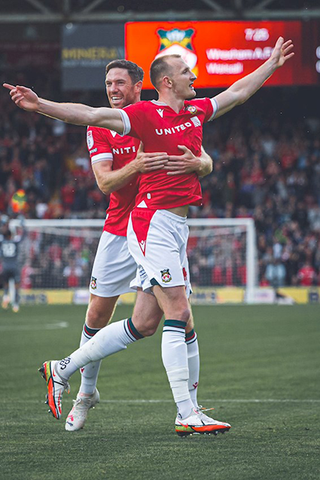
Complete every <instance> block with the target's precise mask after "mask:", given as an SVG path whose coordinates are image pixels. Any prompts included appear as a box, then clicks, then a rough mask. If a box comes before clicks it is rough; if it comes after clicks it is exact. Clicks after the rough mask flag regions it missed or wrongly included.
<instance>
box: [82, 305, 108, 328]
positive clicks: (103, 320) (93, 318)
mask: <svg viewBox="0 0 320 480" xmlns="http://www.w3.org/2000/svg"><path fill="white" fill-rule="evenodd" d="M109 321H110V316H109V315H108V314H107V313H106V312H103V311H101V310H100V309H97V308H94V306H91V305H89V308H88V311H87V315H86V324H87V325H88V327H90V328H103V327H105V326H106V325H108V323H109Z"/></svg>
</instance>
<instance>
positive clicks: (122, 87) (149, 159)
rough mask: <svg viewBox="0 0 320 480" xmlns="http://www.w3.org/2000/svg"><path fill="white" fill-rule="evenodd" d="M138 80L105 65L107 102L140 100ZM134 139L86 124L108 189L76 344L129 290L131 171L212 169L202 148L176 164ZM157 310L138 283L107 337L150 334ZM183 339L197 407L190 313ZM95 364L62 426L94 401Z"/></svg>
mask: <svg viewBox="0 0 320 480" xmlns="http://www.w3.org/2000/svg"><path fill="white" fill-rule="evenodd" d="M142 80H143V70H142V69H141V68H140V67H138V66H137V65H136V64H134V63H132V62H129V61H127V60H115V61H113V62H111V63H110V64H108V65H107V68H106V90H107V95H108V99H109V102H110V105H111V106H112V107H113V108H123V107H125V106H127V105H130V104H135V103H137V102H138V101H140V93H141V87H142ZM139 143H140V142H139V140H137V139H134V138H132V137H127V136H124V137H121V136H120V135H118V134H116V133H115V132H110V131H109V130H106V129H104V128H97V127H88V130H87V144H88V149H89V154H90V157H91V162H92V168H93V171H94V174H95V177H96V180H97V183H98V186H99V187H100V189H101V190H102V191H103V193H105V194H109V193H111V195H110V204H109V208H108V210H107V217H106V221H105V224H104V228H103V233H102V236H101V238H100V242H99V246H98V250H97V253H96V257H95V261H94V265H93V270H92V277H91V282H90V302H89V306H88V310H87V314H86V321H85V324H84V327H83V331H82V335H81V341H80V346H81V345H84V344H85V343H86V342H87V341H88V340H90V338H92V337H93V336H94V334H95V333H97V332H98V331H99V329H100V328H102V327H105V326H106V325H107V324H108V323H109V321H110V319H111V317H112V313H113V311H114V308H115V305H116V302H117V299H118V298H119V295H121V294H123V293H126V292H129V291H130V281H131V280H132V279H133V278H134V277H135V273H136V269H137V265H136V263H135V261H134V259H133V257H132V256H131V255H130V253H129V251H128V247H127V239H126V232H127V226H128V220H129V214H130V212H131V210H132V208H133V206H134V200H135V196H136V194H137V192H138V176H137V174H138V173H139V172H152V171H154V170H158V169H160V168H163V167H164V166H165V165H167V168H169V169H170V171H171V173H174V174H176V172H178V173H179V172H180V170H181V168H189V169H192V170H195V171H197V173H198V174H199V175H203V174H207V173H210V172H211V170H212V161H211V158H210V157H209V156H208V155H206V154H205V152H204V153H203V154H202V156H201V157H200V158H196V157H195V156H194V155H193V154H192V153H191V152H190V151H188V150H187V149H185V151H186V153H185V154H184V156H183V157H179V160H180V162H181V160H182V161H183V162H182V163H181V164H180V163H179V164H178V162H177V161H175V158H171V159H170V157H168V155H167V154H166V153H160V152H159V153H150V154H145V153H143V152H141V151H140V150H141V148H140V149H139ZM137 152H138V153H137ZM184 268H185V271H186V272H188V276H187V279H186V283H187V288H188V292H189V291H190V286H189V269H188V262H187V259H185V264H184ZM138 280H139V279H138ZM134 283H136V282H134ZM136 286H137V287H139V286H140V283H139V282H138V284H137V285H136ZM131 291H132V290H131ZM162 315H163V312H162V310H161V309H160V308H159V306H158V302H157V300H156V299H155V297H154V296H153V295H152V294H151V292H148V291H147V292H143V291H142V290H141V288H138V292H137V299H136V303H135V308H134V311H133V315H132V318H129V319H126V320H122V321H120V322H117V323H116V324H114V325H113V326H112V329H113V333H112V338H113V342H115V341H118V343H119V348H121V349H123V348H125V347H126V346H127V345H128V344H129V343H132V342H134V341H136V340H138V339H140V338H143V337H145V336H149V335H152V334H153V333H154V332H155V331H156V329H157V327H158V325H159V322H160V320H161V318H162ZM110 335H111V333H110ZM186 342H187V349H188V367H189V371H190V375H189V391H190V395H191V397H192V399H193V403H194V405H195V406H196V407H197V406H198V405H197V386H198V382H199V350H198V343H197V336H196V333H195V332H194V329H193V320H192V318H191V319H190V321H189V322H188V326H187V329H186ZM100 363H101V361H97V362H91V363H90V364H89V365H87V366H85V367H84V368H82V369H81V385H80V389H79V392H78V395H77V399H76V400H75V402H74V406H73V408H72V410H71V411H70V413H69V415H68V417H67V419H66V423H65V428H66V430H68V431H76V430H79V429H80V428H83V426H84V424H85V421H86V418H87V414H88V410H89V409H90V408H92V407H94V406H95V405H96V404H97V403H98V402H99V392H98V390H97V388H96V385H97V379H98V374H99V368H100Z"/></svg>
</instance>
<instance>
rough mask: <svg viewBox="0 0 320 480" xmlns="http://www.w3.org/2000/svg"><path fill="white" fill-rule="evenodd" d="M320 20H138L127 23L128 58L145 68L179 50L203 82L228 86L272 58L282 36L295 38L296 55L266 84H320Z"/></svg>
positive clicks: (148, 86) (146, 84)
mask: <svg viewBox="0 0 320 480" xmlns="http://www.w3.org/2000/svg"><path fill="white" fill-rule="evenodd" d="M319 27H320V24H319V22H317V21H309V22H302V21H261V22H251V21H232V22H230V21H229V22H227V21H223V22H220V21H217V22H213V21H210V22H209V21H208V22H193V21H190V22H136V23H126V24H125V52H126V58H127V59H128V60H131V61H133V62H135V63H137V64H138V65H140V66H141V67H142V68H143V70H144V71H145V74H146V76H145V81H144V88H146V89H151V88H153V86H152V84H151V81H150V77H149V73H148V72H149V68H150V64H151V62H152V61H153V60H154V59H155V58H156V57H157V56H158V55H166V54H168V55H169V54H172V53H178V54H180V55H181V56H182V57H183V58H184V60H185V61H186V62H187V63H188V65H189V66H190V68H191V69H192V71H193V72H194V73H195V74H196V75H197V77H198V79H197V81H196V84H195V86H196V87H198V88H214V87H228V86H230V85H231V84H232V83H234V82H235V81H236V80H238V79H239V78H241V77H243V76H244V75H247V74H248V73H250V72H252V71H253V70H255V69H256V68H257V67H259V65H261V64H262V63H263V62H264V61H265V60H267V59H268V58H269V57H270V55H271V53H272V49H273V47H274V45H275V43H276V40H277V39H278V37H279V36H282V37H284V39H285V40H289V39H291V40H292V41H293V43H294V52H295V56H294V57H293V58H292V59H291V60H290V61H288V62H287V63H286V64H285V65H284V66H283V67H282V68H281V69H279V70H278V71H277V72H275V74H274V75H273V76H272V77H271V78H270V79H269V80H268V82H267V85H282V86H288V85H315V84H318V85H320V28H319Z"/></svg>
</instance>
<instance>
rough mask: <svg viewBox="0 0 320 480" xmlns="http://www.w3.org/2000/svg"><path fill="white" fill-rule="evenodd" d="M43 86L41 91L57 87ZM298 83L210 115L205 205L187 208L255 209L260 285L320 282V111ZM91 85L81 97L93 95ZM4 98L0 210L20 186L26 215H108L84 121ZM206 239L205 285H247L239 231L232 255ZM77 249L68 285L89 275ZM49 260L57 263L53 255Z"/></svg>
mask: <svg viewBox="0 0 320 480" xmlns="http://www.w3.org/2000/svg"><path fill="white" fill-rule="evenodd" d="M45 86H46V88H47V92H46V88H44V85H42V86H41V91H42V92H43V95H44V96H46V94H47V93H48V91H52V89H53V85H45ZM38 90H39V91H40V89H38ZM295 93H296V92H294V91H290V89H287V91H286V92H284V91H283V89H281V90H280V89H279V90H276V89H263V91H261V92H259V94H257V95H256V97H255V98H253V99H251V100H250V102H248V104H246V106H245V107H240V108H239V109H237V110H235V111H234V112H232V113H230V114H228V115H226V116H225V117H223V118H221V119H219V120H217V121H216V122H212V123H210V124H208V125H206V127H205V130H204V146H205V148H206V150H207V152H208V153H209V154H210V155H211V156H212V158H213V160H214V172H213V173H212V174H211V175H209V176H208V177H206V178H204V179H202V189H203V206H202V207H201V208H195V207H191V210H190V216H191V217H193V218H195V217H205V218H206V217H209V218H210V217H211V218H232V217H236V218H247V217H252V218H253V219H254V221H255V225H256V232H257V247H258V262H259V283H260V285H262V286H266V285H272V286H274V287H280V286H283V285H303V286H311V285H320V249H319V248H318V245H319V240H320V121H319V119H317V118H316V117H313V116H312V115H310V114H305V112H304V108H303V103H304V101H303V100H300V103H299V97H298V99H297V98H296V96H295ZM85 95H86V96H85V99H84V98H83V94H82V96H78V97H77V98H75V100H76V101H79V98H80V99H81V100H82V101H83V102H84V103H89V104H90V103H91V104H93V103H92V102H90V100H92V99H91V98H90V95H89V94H85ZM209 95H212V92H210V93H209ZM50 96H51V97H52V95H48V97H49V98H50ZM55 99H58V100H59V97H58V95H57V94H55ZM293 101H294V102H295V109H293V108H292V103H293ZM0 108H1V112H2V122H1V124H0V212H1V213H6V214H8V215H10V216H12V215H13V212H12V210H11V203H10V200H11V197H12V195H13V193H15V192H16V191H17V190H18V189H24V190H25V192H26V194H27V204H28V209H27V211H26V212H25V216H26V218H45V219H50V218H103V214H104V211H105V209H106V207H107V205H108V198H107V197H105V196H104V195H103V194H102V193H101V192H100V191H99V190H98V188H97V186H96V182H95V179H94V176H93V174H92V170H91V166H90V161H89V156H88V153H87V148H86V144H85V129H84V128H82V127H74V126H71V125H65V124H63V123H61V122H58V121H55V120H52V119H50V118H46V117H41V116H39V115H36V114H34V115H31V114H28V115H26V114H25V113H24V112H23V111H21V110H19V109H17V108H16V107H15V106H14V105H13V104H12V103H11V102H9V101H8V98H7V95H6V92H2V94H1V95H0ZM83 243H84V247H83V250H84V251H86V250H87V245H86V242H83ZM208 244H210V242H209V243H208V242H205V241H202V242H201V241H199V242H191V243H190V246H189V258H190V265H191V271H192V275H193V282H194V283H196V284H198V285H201V284H202V282H203V281H202V280H201V278H203V276H202V274H201V272H205V274H206V281H205V282H206V284H208V275H209V278H210V280H209V283H211V284H212V285H243V284H244V283H245V282H244V279H245V266H244V256H243V253H241V252H242V251H243V240H242V239H241V238H240V239H239V241H238V242H235V244H234V245H233V247H234V248H235V249H236V255H235V256H234V258H235V260H234V261H233V262H230V256H229V255H228V254H225V255H223V254H221V258H220V261H219V262H217V255H216V258H215V255H208ZM51 247H52V245H51ZM53 250H54V248H53ZM80 250H81V249H80ZM80 250H79V251H78V252H77V251H75V252H74V253H73V255H71V256H70V255H63V254H62V253H61V255H60V258H58V263H59V268H58V270H59V271H58V272H57V275H53V274H52V275H51V278H52V279H53V278H55V279H56V280H52V281H53V283H54V282H57V283H59V278H60V279H61V278H62V277H63V278H67V277H68V274H69V277H70V276H71V280H70V279H67V280H65V283H66V285H69V286H78V285H79V286H83V285H84V284H85V283H87V281H88V278H89V268H90V267H87V265H86V262H85V261H84V260H83V258H86V254H85V253H84V255H83V254H82V253H83V252H82V251H80ZM69 253H70V252H69ZM45 261H46V262H47V263H48V264H49V265H47V267H48V268H49V267H50V268H53V266H54V264H55V262H57V258H55V262H53V263H50V262H49V261H48V257H46V260H45ZM33 262H34V264H31V263H32V259H30V260H29V263H28V267H29V268H31V269H32V268H33V269H34V270H37V269H38V267H39V265H37V262H39V258H36V257H35V258H34V260H33ZM43 267H46V266H45V265H44V266H43ZM80 270H81V272H80ZM70 272H71V273H70ZM46 278H48V277H46ZM72 283H73V284H74V285H71V284H72ZM31 284H32V285H31V286H34V287H35V286H37V285H36V284H37V281H34V282H31ZM48 286H49V285H48ZM50 286H54V285H50Z"/></svg>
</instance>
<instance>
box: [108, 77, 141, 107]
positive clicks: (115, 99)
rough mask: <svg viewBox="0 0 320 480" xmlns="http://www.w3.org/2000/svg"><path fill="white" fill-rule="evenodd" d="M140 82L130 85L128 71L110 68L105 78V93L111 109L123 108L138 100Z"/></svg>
mask: <svg viewBox="0 0 320 480" xmlns="http://www.w3.org/2000/svg"><path fill="white" fill-rule="evenodd" d="M139 84H141V82H138V83H136V84H134V83H132V80H131V77H130V75H129V73H128V70H126V69H125V68H112V69H111V70H110V71H109V72H108V73H107V76H106V91H107V96H108V100H109V103H110V105H111V107H112V108H123V107H126V106H127V105H130V104H131V103H136V102H137V100H139V95H140V90H141V85H140V86H139Z"/></svg>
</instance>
